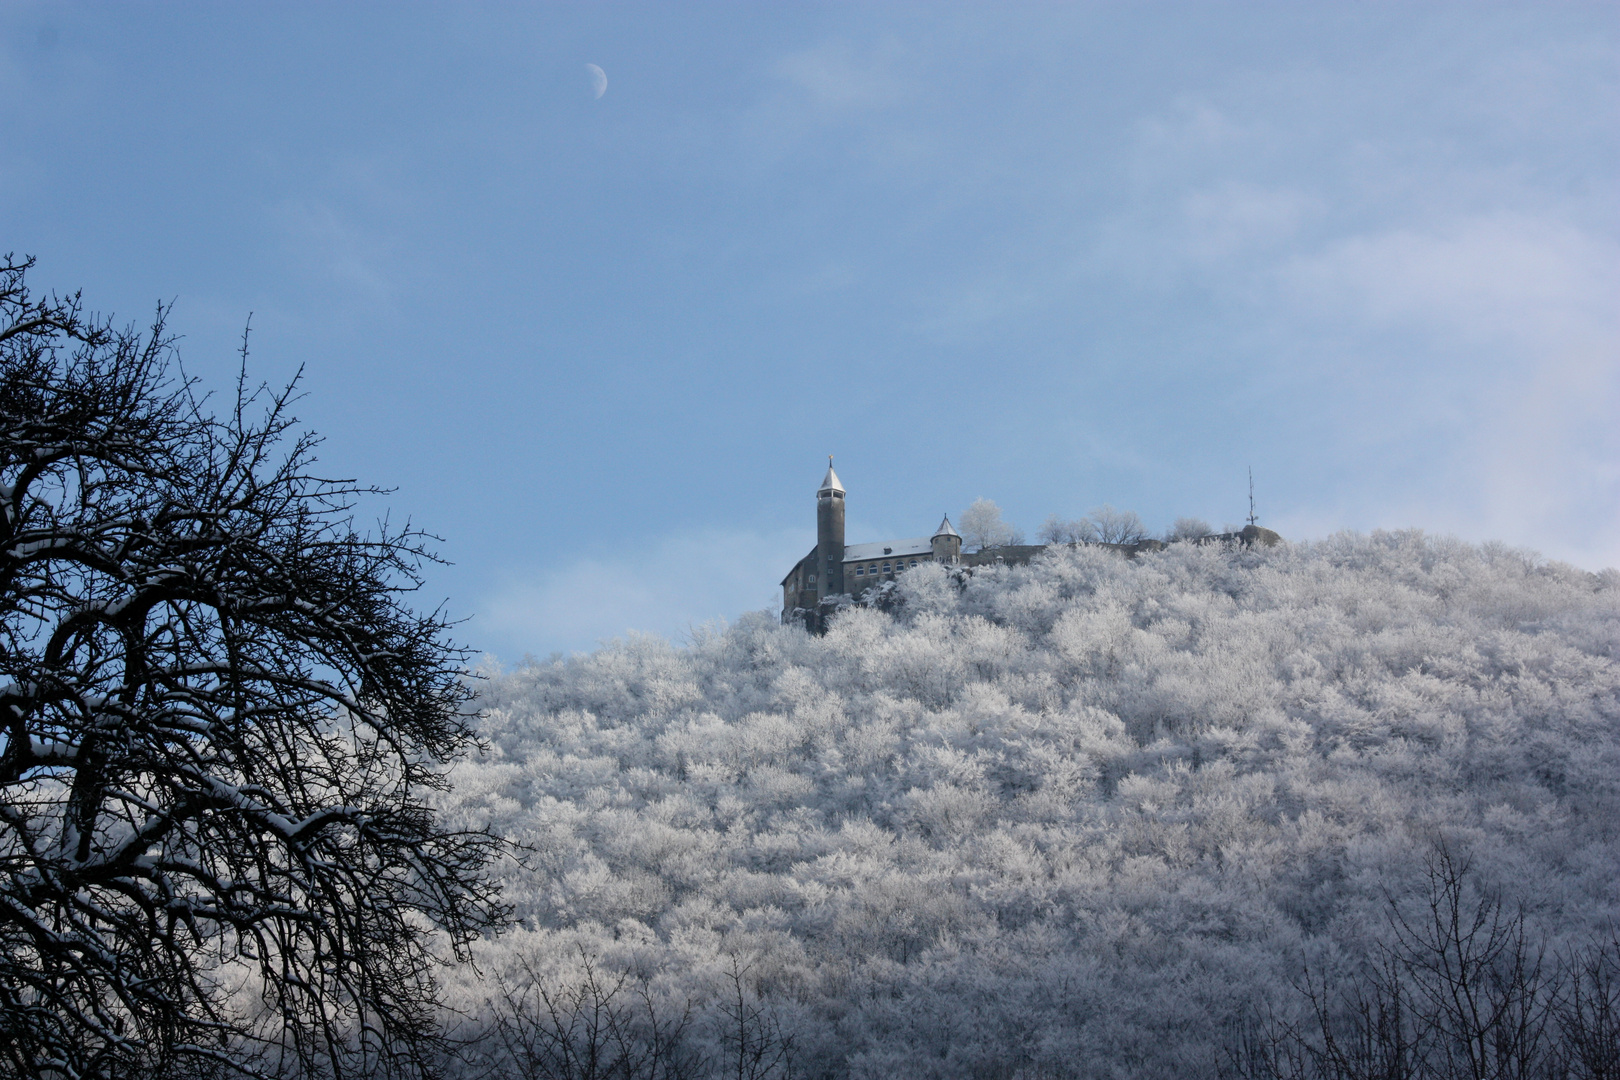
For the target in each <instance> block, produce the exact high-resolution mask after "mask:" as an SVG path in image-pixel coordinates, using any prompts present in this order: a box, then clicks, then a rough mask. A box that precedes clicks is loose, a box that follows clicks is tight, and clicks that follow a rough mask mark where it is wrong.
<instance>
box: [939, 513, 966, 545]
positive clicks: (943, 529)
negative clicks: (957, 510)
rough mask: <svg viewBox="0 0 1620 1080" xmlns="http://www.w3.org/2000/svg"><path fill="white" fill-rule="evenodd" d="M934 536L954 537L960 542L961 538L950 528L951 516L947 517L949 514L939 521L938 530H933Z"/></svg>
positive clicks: (959, 534) (960, 535)
mask: <svg viewBox="0 0 1620 1080" xmlns="http://www.w3.org/2000/svg"><path fill="white" fill-rule="evenodd" d="M934 535H935V536H954V537H956V538H957V539H958V540H960V539H961V538H962V534H961V533H959V532H957V531H956V530H955V529H953V528H951V515H949V514H946V515H945V517H944V518H943V519H941V520H940V523H939V528H938V529H937V530H935V532H934Z"/></svg>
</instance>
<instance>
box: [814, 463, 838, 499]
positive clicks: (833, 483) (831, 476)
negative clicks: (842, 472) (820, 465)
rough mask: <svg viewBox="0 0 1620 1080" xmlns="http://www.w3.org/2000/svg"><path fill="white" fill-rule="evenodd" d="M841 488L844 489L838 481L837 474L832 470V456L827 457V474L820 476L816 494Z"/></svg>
mask: <svg viewBox="0 0 1620 1080" xmlns="http://www.w3.org/2000/svg"><path fill="white" fill-rule="evenodd" d="M843 490H844V485H843V484H840V483H839V482H838V474H837V473H835V472H833V467H832V458H828V459H827V475H826V476H825V477H823V478H822V481H821V486H820V487H819V488H817V489H816V494H817V495H820V494H821V493H822V492H823V491H839V492H841V491H843Z"/></svg>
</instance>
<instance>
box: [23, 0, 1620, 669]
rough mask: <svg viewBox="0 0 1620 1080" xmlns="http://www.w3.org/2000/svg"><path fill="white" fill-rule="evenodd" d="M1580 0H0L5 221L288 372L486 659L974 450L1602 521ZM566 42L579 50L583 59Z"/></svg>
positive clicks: (1610, 197)
mask: <svg viewBox="0 0 1620 1080" xmlns="http://www.w3.org/2000/svg"><path fill="white" fill-rule="evenodd" d="M1616 37H1617V21H1616V19H1615V9H1614V7H1613V6H1612V5H1607V4H1593V5H1582V4H1555V5H1528V4H1527V5H1509V6H1505V5H1478V4H1469V5H1446V4H1421V5H1413V4H1403V5H1354V6H1352V5H1308V6H1307V5H1283V4H1278V5H1267V4H1244V5H1240V6H1225V5H1205V4H1181V5H1170V4H1144V5H1064V6H1057V5H1052V6H1015V7H1010V8H1009V7H1008V6H1006V5H996V6H995V7H994V8H991V7H988V6H983V5H979V6H951V5H944V4H932V5H881V6H878V5H869V6H833V5H817V6H795V7H791V8H781V7H778V6H764V7H762V6H742V5H697V4H683V5H679V6H670V5H649V6H645V7H638V6H631V5H618V4H604V5H588V6H587V5H548V6H545V7H540V8H531V7H527V6H500V5H478V6H473V5H457V6H454V7H447V6H446V7H440V6H410V5H389V6H387V7H382V6H366V7H358V6H348V5H345V6H341V7H339V6H333V5H295V4H283V5H274V6H272V7H267V8H262V9H260V8H252V7H247V6H213V5H187V4H169V5H162V6H152V5H141V6H129V5H97V4H33V3H15V4H9V5H7V6H6V7H5V8H4V9H3V11H0V88H3V93H4V96H5V99H6V100H7V102H8V104H9V105H10V107H9V108H8V109H6V110H5V114H4V117H3V118H0V130H3V133H4V140H5V145H6V146H7V148H8V149H7V152H6V154H5V155H3V157H0V231H3V233H4V235H5V246H6V247H8V248H13V249H15V250H17V251H19V252H31V253H34V254H36V255H38V256H39V257H40V259H41V263H40V267H39V270H38V271H37V273H36V277H35V281H36V283H37V284H38V285H39V286H41V287H49V286H54V287H57V288H61V289H69V290H71V289H79V288H82V289H83V290H84V291H85V295H86V296H87V297H90V298H92V299H93V302H94V303H95V304H97V305H98V306H100V307H101V308H103V309H104V310H115V311H116V312H118V314H119V315H120V316H125V317H129V318H138V317H143V316H144V315H145V314H146V313H147V312H148V311H149V309H150V308H151V307H152V306H153V305H154V304H155V303H156V302H158V301H160V300H161V301H165V302H166V301H169V300H173V301H174V303H175V309H174V318H173V325H175V326H176V327H178V328H182V330H183V332H184V334H185V339H184V341H183V342H182V344H181V348H182V353H183V355H184V357H185V360H186V363H187V365H188V366H189V367H190V368H191V369H192V370H194V371H196V372H198V373H199V374H202V375H204V376H206V377H208V378H210V380H211V381H215V384H216V385H221V384H220V383H218V382H217V380H218V379H223V378H227V377H228V376H229V375H230V373H231V369H232V365H233V363H234V358H233V353H232V350H233V348H234V345H235V343H236V341H237V339H238V338H239V336H240V333H241V330H242V327H243V324H244V323H245V322H246V319H247V316H248V313H249V312H252V313H253V327H254V337H253V362H254V365H255V370H256V371H257V372H258V373H260V374H262V375H264V376H265V377H268V378H271V379H280V378H283V377H286V376H290V375H291V374H292V373H293V372H294V371H295V370H296V369H297V368H298V367H299V366H300V365H303V366H304V368H305V379H306V386H307V388H308V390H309V391H310V396H309V397H308V398H307V400H306V401H305V403H304V405H303V407H302V410H301V411H302V415H303V417H304V419H305V420H306V421H307V422H309V423H310V424H311V426H313V427H314V428H316V429H317V430H320V431H321V432H323V433H324V434H325V435H326V436H327V440H328V441H327V443H326V445H325V447H324V449H323V451H322V454H323V461H324V462H325V463H326V464H327V465H328V466H329V467H330V468H331V469H332V470H333V471H334V472H339V473H342V474H343V475H358V476H362V477H365V478H367V479H368V480H374V481H378V482H382V483H387V484H392V485H395V486H397V488H398V491H397V493H396V494H395V496H393V497H392V499H391V501H390V506H391V507H392V511H393V513H394V514H396V515H401V516H403V515H409V516H410V517H411V518H412V519H413V520H415V521H416V522H417V523H418V524H420V525H423V526H425V527H427V528H429V529H431V530H433V531H435V532H437V533H439V534H440V535H442V536H443V537H444V541H445V543H444V550H445V551H446V553H447V554H448V555H449V556H450V557H451V558H452V559H453V560H454V562H455V565H454V566H453V567H450V568H447V569H444V570H443V571H441V572H439V573H437V574H436V575H435V576H434V577H433V579H432V580H431V581H430V589H431V591H432V594H433V595H434V597H435V598H437V597H440V596H443V597H448V598H449V606H450V610H451V613H452V614H454V615H456V616H459V617H465V618H467V619H468V620H469V621H468V622H467V623H466V624H465V626H464V631H463V637H464V638H465V639H466V640H468V641H470V642H471V643H473V644H474V645H475V646H476V647H477V648H480V649H487V650H489V651H491V652H492V653H494V654H495V655H497V656H499V657H500V658H501V659H503V660H504V661H506V662H509V663H510V662H515V661H517V660H519V659H520V658H521V657H522V656H523V655H524V654H525V653H534V654H535V655H540V656H543V655H545V654H547V653H548V652H550V651H551V650H554V649H560V650H564V651H571V650H576V649H588V648H590V647H591V646H592V645H593V644H594V643H595V642H596V641H598V640H600V639H603V638H606V637H609V636H613V635H619V634H623V633H624V632H626V631H628V630H632V629H633V630H643V631H653V632H658V633H663V634H680V633H683V632H685V631H686V630H687V629H688V628H690V627H693V626H699V625H702V624H704V623H706V622H708V621H710V620H712V619H714V618H717V617H724V618H733V617H735V616H737V615H738V614H739V613H742V612H745V611H749V610H757V609H759V608H762V607H764V606H765V605H766V604H767V603H769V602H770V600H771V599H772V597H773V596H774V595H775V591H774V585H775V582H776V581H777V580H778V579H779V578H780V576H781V574H782V573H784V572H785V571H786V569H787V567H788V566H790V565H791V563H792V561H793V560H794V559H796V558H798V557H799V556H800V555H802V554H803V553H804V551H806V550H808V548H809V546H810V544H811V542H812V539H813V534H812V529H811V525H812V522H813V518H812V517H811V516H810V514H811V508H812V503H811V493H812V491H813V487H814V484H815V481H816V478H817V476H818V475H819V470H820V468H821V467H822V465H821V462H822V460H823V457H824V455H826V454H828V453H835V454H837V455H838V461H839V466H840V472H841V475H843V476H844V478H845V481H846V482H847V483H848V484H849V486H850V513H851V521H850V530H849V535H850V537H851V539H852V540H861V539H879V538H882V537H885V536H909V535H916V534H917V533H919V532H921V531H923V530H926V529H928V528H931V527H932V526H933V524H934V523H935V522H936V521H937V520H938V518H939V515H940V513H941V512H943V511H947V510H948V511H952V512H957V511H959V510H960V509H961V508H963V507H964V506H966V505H967V504H968V503H969V502H971V501H972V500H973V499H975V498H977V497H979V496H985V497H988V498H992V499H994V500H996V501H997V502H998V503H1000V505H1001V506H1002V507H1003V508H1004V510H1005V511H1006V513H1007V516H1008V518H1009V519H1010V520H1012V521H1014V522H1015V523H1017V524H1019V525H1021V526H1022V527H1023V528H1024V529H1025V530H1026V531H1027V532H1031V533H1033V531H1034V529H1035V527H1036V526H1037V525H1038V524H1039V522H1040V521H1041V520H1042V518H1043V517H1045V515H1047V514H1048V513H1060V514H1063V515H1065V516H1070V517H1073V516H1077V515H1079V514H1080V513H1082V512H1084V511H1085V510H1086V509H1088V508H1090V507H1092V506H1095V505H1098V504H1101V503H1103V502H1109V503H1112V504H1114V505H1116V506H1121V507H1129V508H1132V509H1134V510H1136V511H1138V512H1139V513H1141V514H1142V515H1143V517H1144V518H1145V519H1146V520H1147V521H1148V523H1149V524H1150V525H1151V526H1153V527H1155V528H1160V527H1163V526H1167V525H1168V524H1169V523H1170V522H1171V521H1172V520H1173V519H1174V518H1175V517H1177V516H1179V515H1183V514H1190V515H1197V516H1200V517H1203V518H1205V519H1207V520H1209V521H1211V522H1212V523H1213V524H1215V525H1217V526H1219V525H1221V524H1223V523H1225V522H1235V521H1238V520H1240V519H1241V518H1242V516H1243V515H1244V514H1245V513H1246V510H1247V507H1246V480H1245V470H1246V469H1247V468H1248V467H1249V466H1250V465H1253V467H1254V470H1255V481H1256V488H1257V494H1258V498H1259V511H1260V514H1261V519H1262V522H1263V523H1264V524H1268V525H1270V526H1272V527H1274V528H1276V529H1278V530H1279V531H1280V532H1282V533H1283V534H1284V535H1285V536H1287V537H1290V538H1293V539H1310V538H1319V537H1324V536H1327V535H1329V534H1331V533H1333V532H1335V531H1336V530H1339V529H1345V528H1348V529H1356V530H1362V531H1367V530H1371V529H1374V528H1378V527H1396V528H1409V527H1417V528H1422V529H1425V530H1428V531H1429V532H1431V533H1437V534H1455V535H1457V536H1459V537H1461V538H1463V539H1466V540H1471V541H1483V540H1491V539H1496V540H1503V541H1506V542H1508V543H1512V544H1518V545H1527V546H1530V547H1533V548H1535V549H1536V550H1539V551H1541V552H1543V553H1545V554H1546V555H1548V556H1550V557H1554V558H1558V559H1563V560H1567V561H1569V562H1571V563H1573V564H1575V565H1577V566H1581V567H1584V568H1587V569H1590V570H1598V569H1601V568H1602V567H1604V566H1610V565H1614V564H1616V563H1617V562H1620V540H1617V537H1620V436H1617V435H1616V434H1615V431H1616V425H1615V424H1614V423H1613V420H1614V417H1615V416H1617V415H1620V387H1617V373H1620V367H1617V362H1616V357H1617V355H1620V329H1617V305H1616V304H1615V297H1616V295H1620V259H1617V250H1620V247H1617V229H1616V220H1615V215H1616V206H1617V202H1616V198H1615V196H1616V194H1617V192H1616V177H1617V176H1620V169H1617V165H1620V161H1617V155H1616V138H1617V133H1616V126H1615V123H1614V117H1615V115H1616V111H1615V110H1616V106H1617V104H1620V100H1617V99H1620V94H1617V92H1616V72H1617V67H1616V63H1615V60H1616ZM588 64H594V65H597V66H599V67H600V68H601V69H602V71H603V72H605V77H606V79H607V83H606V86H607V89H606V90H605V92H603V93H602V94H601V96H600V97H599V98H598V97H597V96H595V91H596V85H595V83H594V81H593V80H594V76H593V74H592V73H591V71H590V70H589V69H588V68H587V65H588Z"/></svg>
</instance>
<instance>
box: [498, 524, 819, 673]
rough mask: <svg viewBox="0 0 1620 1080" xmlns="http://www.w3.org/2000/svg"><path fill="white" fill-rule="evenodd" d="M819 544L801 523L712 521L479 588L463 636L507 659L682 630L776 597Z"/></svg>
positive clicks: (776, 603) (774, 603)
mask: <svg viewBox="0 0 1620 1080" xmlns="http://www.w3.org/2000/svg"><path fill="white" fill-rule="evenodd" d="M814 544H815V538H814V536H812V535H810V534H809V533H807V532H806V531H805V530H802V529H788V530H782V531H780V532H775V533H769V534H762V533H758V532H725V531H719V530H709V531H702V532H691V533H681V534H677V535H671V536H665V537H662V538H657V539H654V540H653V541H652V542H651V543H650V545H649V546H648V547H646V548H645V549H643V550H640V551H628V552H621V553H619V554H617V555H608V556H596V557H591V558H584V559H577V560H574V561H573V562H569V563H566V564H563V565H561V566H559V567H557V568H555V569H551V570H538V571H528V572H522V571H519V572H515V573H512V574H510V575H509V576H508V579H507V581H506V582H505V584H504V586H503V587H502V588H500V589H498V590H497V591H495V592H493V593H491V594H490V595H489V596H487V597H485V598H484V601H483V602H482V603H481V604H480V605H479V609H480V610H479V614H478V615H476V616H475V617H474V621H473V626H472V628H471V630H470V633H469V636H476V637H477V638H479V639H480V640H481V641H483V642H485V643H486V644H488V645H490V646H491V651H493V652H495V653H496V654H497V655H498V656H500V657H501V659H503V660H505V661H507V662H511V661H513V660H516V659H517V658H519V657H520V656H521V655H522V654H523V653H525V652H528V653H534V654H537V655H544V654H546V653H548V652H551V651H554V650H555V651H563V652H569V651H578V650H585V649H590V648H592V647H594V646H595V645H596V644H597V643H598V642H600V641H604V640H606V639H609V638H613V637H619V636H623V635H624V634H627V633H630V632H641V633H653V634H660V635H663V636H665V637H669V638H679V637H680V636H681V635H682V634H684V633H686V632H687V631H689V630H691V629H692V628H693V627H696V626H700V625H702V624H704V623H707V622H711V621H713V620H715V619H728V620H729V619H734V618H736V617H737V616H738V615H740V614H742V613H744V612H748V611H758V610H760V609H763V608H767V607H769V608H772V609H773V610H775V609H779V608H780V607H781V594H780V590H779V589H778V588H777V587H776V586H777V582H779V581H780V580H781V579H782V576H783V575H784V574H786V573H787V571H788V570H789V569H790V568H791V567H792V566H793V564H794V563H795V562H796V561H797V560H798V559H799V558H801V557H802V556H803V555H804V553H805V552H806V551H808V550H809V549H810V548H811V547H812V546H813V545H814Z"/></svg>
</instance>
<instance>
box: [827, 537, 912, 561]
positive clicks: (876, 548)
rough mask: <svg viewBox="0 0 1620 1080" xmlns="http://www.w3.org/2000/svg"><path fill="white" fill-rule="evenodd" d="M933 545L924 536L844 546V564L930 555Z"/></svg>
mask: <svg viewBox="0 0 1620 1080" xmlns="http://www.w3.org/2000/svg"><path fill="white" fill-rule="evenodd" d="M933 552H934V545H933V544H932V543H931V542H930V541H929V539H928V537H926V536H913V537H909V538H907V539H905V540H879V541H877V542H876V543H873V544H845V545H844V561H845V562H847V563H848V562H863V561H865V560H867V559H889V558H894V559H898V558H900V557H901V556H902V555H932V554H933Z"/></svg>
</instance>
